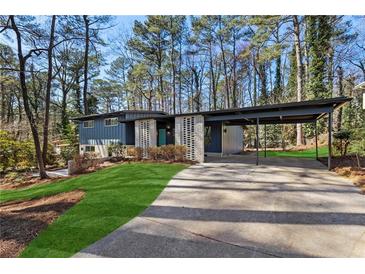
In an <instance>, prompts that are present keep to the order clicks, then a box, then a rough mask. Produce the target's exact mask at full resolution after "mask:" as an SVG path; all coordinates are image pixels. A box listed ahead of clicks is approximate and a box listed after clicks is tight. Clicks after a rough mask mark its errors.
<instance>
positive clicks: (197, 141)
mask: <svg viewBox="0 0 365 274" xmlns="http://www.w3.org/2000/svg"><path fill="white" fill-rule="evenodd" d="M350 100H351V98H347V97H337V98H329V99H320V100H311V101H302V102H293V103H284V104H274V105H263V106H254V107H244V108H235V109H224V110H216V111H202V112H195V113H183V114H176V115H170V114H167V113H165V112H160V111H141V110H126V111H118V112H113V113H105V114H93V115H87V116H82V117H78V118H74V119H73V120H74V121H76V122H77V123H78V124H79V134H80V152H81V153H83V152H88V151H93V152H96V153H98V154H99V155H100V156H101V157H106V156H108V149H107V147H108V145H110V144H112V143H121V144H125V145H132V146H133V145H134V146H137V147H142V148H148V147H151V146H161V145H167V144H181V145H185V146H186V147H187V155H186V157H187V158H188V159H190V160H193V161H197V162H204V155H207V154H209V153H220V154H221V155H226V154H234V153H239V152H240V151H241V150H242V147H243V142H244V140H243V126H249V125H253V126H256V135H257V139H258V136H259V134H258V133H259V125H261V124H262V125H266V124H294V123H313V124H316V123H317V120H318V119H321V118H323V117H328V131H329V132H332V116H333V115H332V113H333V111H334V110H335V109H336V108H338V107H341V106H342V105H343V104H344V103H346V102H348V101H350ZM265 128H266V127H265ZM316 128H317V127H316ZM265 136H266V134H265ZM316 136H317V135H316ZM265 138H266V137H265ZM256 143H257V142H256ZM264 143H265V147H266V140H265V141H264ZM316 143H317V142H316ZM331 143H332V139H331V134H328V144H329V151H330V155H331ZM256 150H257V164H258V146H257V147H256ZM328 159H329V166H330V161H331V157H328Z"/></svg>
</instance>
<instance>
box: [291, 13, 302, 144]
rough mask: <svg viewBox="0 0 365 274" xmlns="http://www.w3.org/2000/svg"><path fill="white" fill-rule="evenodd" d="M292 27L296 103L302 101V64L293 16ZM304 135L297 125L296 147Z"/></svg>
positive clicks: (296, 19) (297, 30)
mask: <svg viewBox="0 0 365 274" xmlns="http://www.w3.org/2000/svg"><path fill="white" fill-rule="evenodd" d="M293 27H294V47H295V58H296V59H295V63H296V66H297V67H296V72H297V79H296V80H297V101H298V102H300V101H301V100H302V96H303V95H302V94H303V63H302V49H301V44H300V23H299V19H298V16H296V15H294V16H293ZM303 141H304V135H303V131H302V125H301V124H297V146H299V145H303Z"/></svg>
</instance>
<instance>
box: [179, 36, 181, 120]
mask: <svg viewBox="0 0 365 274" xmlns="http://www.w3.org/2000/svg"><path fill="white" fill-rule="evenodd" d="M181 68H182V38H181V37H180V40H179V113H180V114H181V113H182V83H181V81H182V77H181Z"/></svg>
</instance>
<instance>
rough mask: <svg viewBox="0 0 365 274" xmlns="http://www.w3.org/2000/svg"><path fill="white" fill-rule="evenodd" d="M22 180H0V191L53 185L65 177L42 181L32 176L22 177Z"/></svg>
mask: <svg viewBox="0 0 365 274" xmlns="http://www.w3.org/2000/svg"><path fill="white" fill-rule="evenodd" d="M20 176H21V177H20V178H16V179H13V178H6V179H4V178H3V179H0V190H12V189H19V188H25V187H29V186H33V185H40V184H46V183H52V182H56V181H59V180H60V179H64V178H65V177H52V178H48V179H40V178H39V177H34V176H32V175H24V174H23V175H20Z"/></svg>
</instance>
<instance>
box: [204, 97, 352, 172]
mask: <svg viewBox="0 0 365 274" xmlns="http://www.w3.org/2000/svg"><path fill="white" fill-rule="evenodd" d="M351 100H352V98H348V97H337V98H329V99H320V100H309V101H302V102H293V103H284V104H274V105H264V106H255V107H246V108H239V109H229V110H218V111H210V112H203V113H202V114H203V115H204V116H205V122H221V123H222V124H225V125H241V126H247V125H255V126H256V165H258V164H259V142H258V140H259V125H265V127H264V131H265V133H264V151H265V157H266V125H268V124H296V123H301V124H302V123H313V124H314V127H315V143H316V158H317V159H318V130H317V121H318V120H320V119H322V118H325V117H328V126H327V127H328V169H331V157H332V121H333V112H334V110H335V109H337V108H339V107H341V106H342V105H343V104H345V103H346V102H348V101H351Z"/></svg>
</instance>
